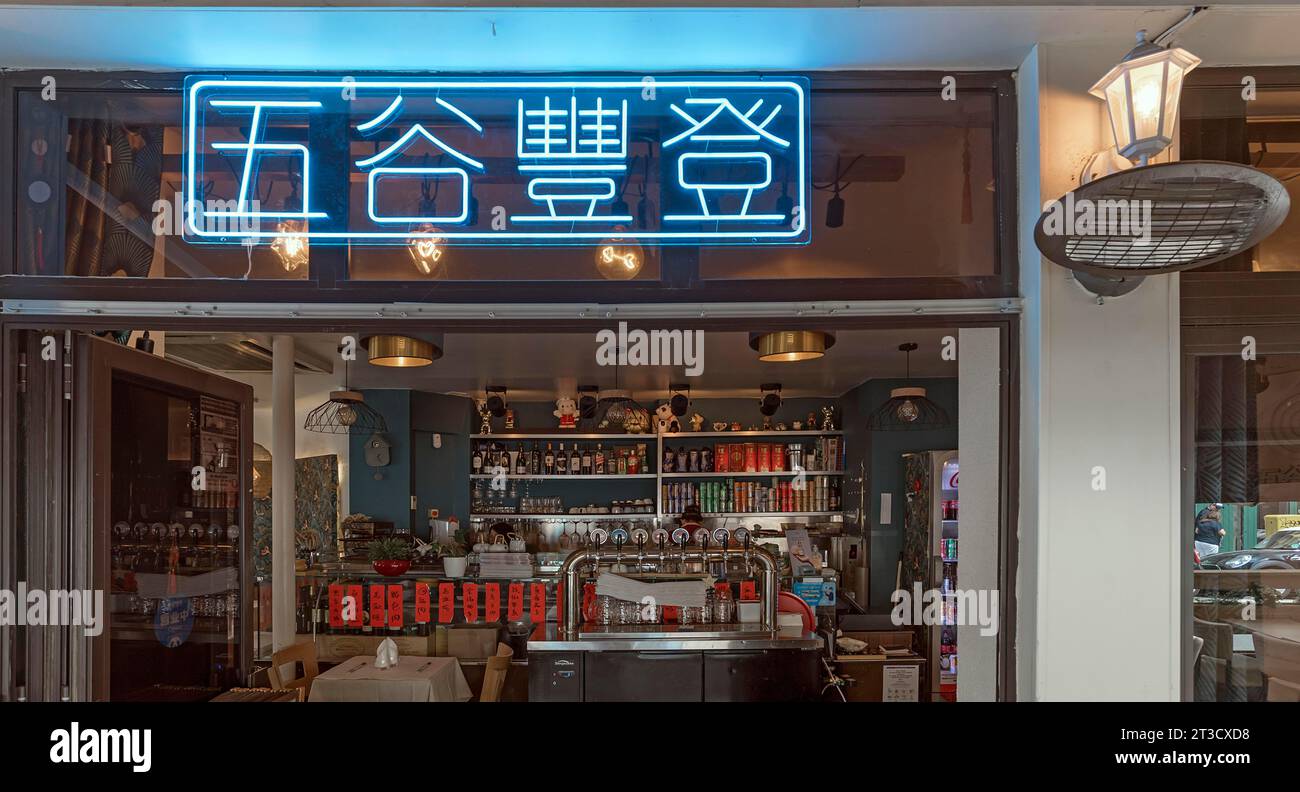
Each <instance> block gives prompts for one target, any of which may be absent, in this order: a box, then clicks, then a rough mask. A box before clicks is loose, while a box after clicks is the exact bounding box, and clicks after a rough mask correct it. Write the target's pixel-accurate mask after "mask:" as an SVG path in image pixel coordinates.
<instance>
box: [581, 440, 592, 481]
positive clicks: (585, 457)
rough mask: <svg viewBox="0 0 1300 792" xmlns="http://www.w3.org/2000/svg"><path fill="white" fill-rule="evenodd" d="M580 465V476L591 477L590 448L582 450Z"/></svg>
mask: <svg viewBox="0 0 1300 792" xmlns="http://www.w3.org/2000/svg"><path fill="white" fill-rule="evenodd" d="M581 465H582V475H584V476H590V475H591V448H590V447H588V448H584V449H582V462H581Z"/></svg>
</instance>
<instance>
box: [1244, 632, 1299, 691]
mask: <svg viewBox="0 0 1300 792" xmlns="http://www.w3.org/2000/svg"><path fill="white" fill-rule="evenodd" d="M1255 657H1256V658H1257V659H1258V660H1259V670H1260V671H1262V672H1264V675H1265V676H1267V677H1268V680H1269V686H1268V698H1269V700H1270V701H1274V700H1276V701H1291V700H1293V699H1291V698H1290V697H1291V696H1292V695H1294V691H1295V690H1296V689H1298V688H1300V643H1296V642H1295V641H1286V640H1283V639H1281V638H1274V637H1272V636H1270V635H1265V634H1264V633H1258V632H1257V633H1255ZM1274 682H1277V683H1278V684H1276V685H1275V684H1274ZM1275 695H1277V696H1279V697H1278V698H1276V699H1275V698H1274V696H1275Z"/></svg>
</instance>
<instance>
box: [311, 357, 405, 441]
mask: <svg viewBox="0 0 1300 792" xmlns="http://www.w3.org/2000/svg"><path fill="white" fill-rule="evenodd" d="M348 368H349V367H348V363H347V361H344V363H343V390H336V391H330V398H329V401H327V402H325V403H323V404H321V405H320V406H319V407H317V408H316V409H314V410H312V411H311V412H310V413H308V414H307V420H306V421H304V422H303V425H302V428H303V429H306V430H307V431H309V432H320V433H322V434H346V435H366V436H367V437H368V436H370V435H373V434H385V433H387V432H388V422H387V421H385V420H384V416H382V415H380V414H379V412H378V411H377V410H375V408H374V407H371V406H370V405H369V404H366V397H365V396H363V395H362V394H361V392H360V391H354V390H352V389H351V388H350V387H348Z"/></svg>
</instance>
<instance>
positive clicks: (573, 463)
mask: <svg viewBox="0 0 1300 792" xmlns="http://www.w3.org/2000/svg"><path fill="white" fill-rule="evenodd" d="M581 472H582V454H580V453H578V444H577V443H574V444H573V452H572V453H571V454H569V473H570V474H572V475H574V476H576V475H578V474H579V473H581Z"/></svg>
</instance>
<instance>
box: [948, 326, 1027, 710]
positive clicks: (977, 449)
mask: <svg viewBox="0 0 1300 792" xmlns="http://www.w3.org/2000/svg"><path fill="white" fill-rule="evenodd" d="M1000 336H1001V333H1000V332H999V331H998V329H997V328H995V327H979V328H969V329H963V330H961V331H959V332H958V338H957V369H958V371H957V415H958V420H957V455H958V456H957V460H958V462H959V463H960V464H961V478H960V480H959V484H958V487H959V489H958V493H959V495H960V498H959V501H960V503H961V510H960V513H959V514H960V517H961V522H960V523H959V528H958V532H957V536H958V545H957V553H958V558H959V559H960V562H959V563H958V565H957V589H958V591H960V592H962V597H961V598H960V599H958V607H959V608H960V609H961V611H962V612H961V613H959V617H960V621H959V622H958V627H957V659H958V663H957V680H958V682H957V700H958V701H996V700H997V697H998V635H999V633H1000V632H1001V631H1002V630H1003V629H1007V628H1009V625H1004V624H1001V623H999V621H998V619H999V611H1000V610H1001V607H1002V603H1003V599H1002V598H1003V597H1010V596H1014V592H1010V591H999V590H998V559H999V558H1000V557H1001V553H1000V552H999V550H1000V547H1001V544H1000V542H999V537H998V527H999V525H1000V524H1001V521H1000V520H999V516H1000V508H999V504H1000V503H1001V500H1002V498H1001V492H1000V482H1001V480H1002V476H1001V468H1002V463H1001V447H1002V439H1001V438H1002V416H1001V412H1002V344H1001V338H1000Z"/></svg>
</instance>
